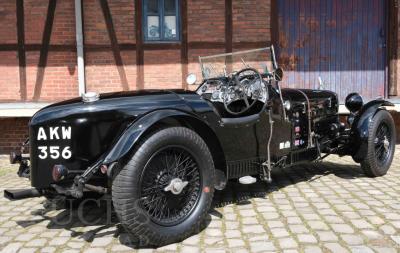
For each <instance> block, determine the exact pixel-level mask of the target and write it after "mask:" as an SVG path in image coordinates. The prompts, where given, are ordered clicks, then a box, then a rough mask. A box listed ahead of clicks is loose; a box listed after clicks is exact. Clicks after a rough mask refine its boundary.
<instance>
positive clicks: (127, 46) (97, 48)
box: [0, 41, 271, 52]
mask: <svg viewBox="0 0 400 253" xmlns="http://www.w3.org/2000/svg"><path fill="white" fill-rule="evenodd" d="M270 43H271V41H260V42H252V41H241V42H234V43H233V47H234V48H238V49H245V48H255V47H265V46H267V45H269V44H270ZM118 47H119V50H120V51H134V50H136V44H133V43H122V44H119V45H118ZM187 47H188V48H190V49H225V42H215V41H191V42H188V43H187ZM41 48H42V45H41V44H25V51H27V52H28V51H40V50H41ZM48 49H49V51H55V52H76V45H75V44H72V45H49V46H48ZM181 49H182V44H181V43H168V44H163V43H146V44H144V45H142V50H181ZM17 50H18V44H0V51H17ZM109 50H112V47H111V45H104V44H85V51H88V52H106V51H109Z"/></svg>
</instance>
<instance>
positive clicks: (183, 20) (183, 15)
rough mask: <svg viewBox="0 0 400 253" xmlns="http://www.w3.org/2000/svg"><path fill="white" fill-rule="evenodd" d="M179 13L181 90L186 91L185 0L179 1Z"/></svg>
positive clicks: (186, 44)
mask: <svg viewBox="0 0 400 253" xmlns="http://www.w3.org/2000/svg"><path fill="white" fill-rule="evenodd" d="M180 3H181V6H180V11H181V25H182V29H181V30H182V37H181V43H182V44H181V64H182V65H181V66H182V88H183V89H187V88H188V87H187V84H186V76H187V75H188V71H189V70H188V62H189V49H188V24H187V0H181V1H180Z"/></svg>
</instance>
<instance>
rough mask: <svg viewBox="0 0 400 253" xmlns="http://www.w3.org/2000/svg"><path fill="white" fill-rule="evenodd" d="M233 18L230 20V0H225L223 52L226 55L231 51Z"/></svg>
mask: <svg viewBox="0 0 400 253" xmlns="http://www.w3.org/2000/svg"><path fill="white" fill-rule="evenodd" d="M232 35H233V18H232V0H225V51H226V52H227V53H230V52H232V50H233V39H232Z"/></svg>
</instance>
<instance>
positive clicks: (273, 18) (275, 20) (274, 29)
mask: <svg viewBox="0 0 400 253" xmlns="http://www.w3.org/2000/svg"><path fill="white" fill-rule="evenodd" d="M270 24H271V43H272V45H274V48H275V51H276V50H279V48H278V46H279V45H278V44H279V43H278V42H279V10H278V0H271V13H270Z"/></svg>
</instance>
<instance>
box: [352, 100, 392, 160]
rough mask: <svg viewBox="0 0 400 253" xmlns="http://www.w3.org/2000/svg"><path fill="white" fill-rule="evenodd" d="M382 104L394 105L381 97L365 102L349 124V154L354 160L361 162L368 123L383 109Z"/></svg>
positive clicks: (364, 149)
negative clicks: (350, 134)
mask: <svg viewBox="0 0 400 253" xmlns="http://www.w3.org/2000/svg"><path fill="white" fill-rule="evenodd" d="M382 106H394V104H392V103H391V102H389V101H386V100H383V99H376V100H372V101H370V102H368V103H366V104H365V105H364V106H363V107H362V108H361V110H360V112H359V113H358V114H357V115H356V116H355V118H354V121H353V124H352V126H351V133H352V138H351V139H352V141H351V143H350V145H351V147H350V154H351V155H352V156H353V159H354V160H355V161H356V162H361V161H362V160H363V159H364V158H365V156H366V155H367V151H368V137H369V134H370V133H369V123H370V122H371V121H372V118H373V117H374V116H375V114H376V113H377V112H378V111H379V110H385V109H383V108H382Z"/></svg>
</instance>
